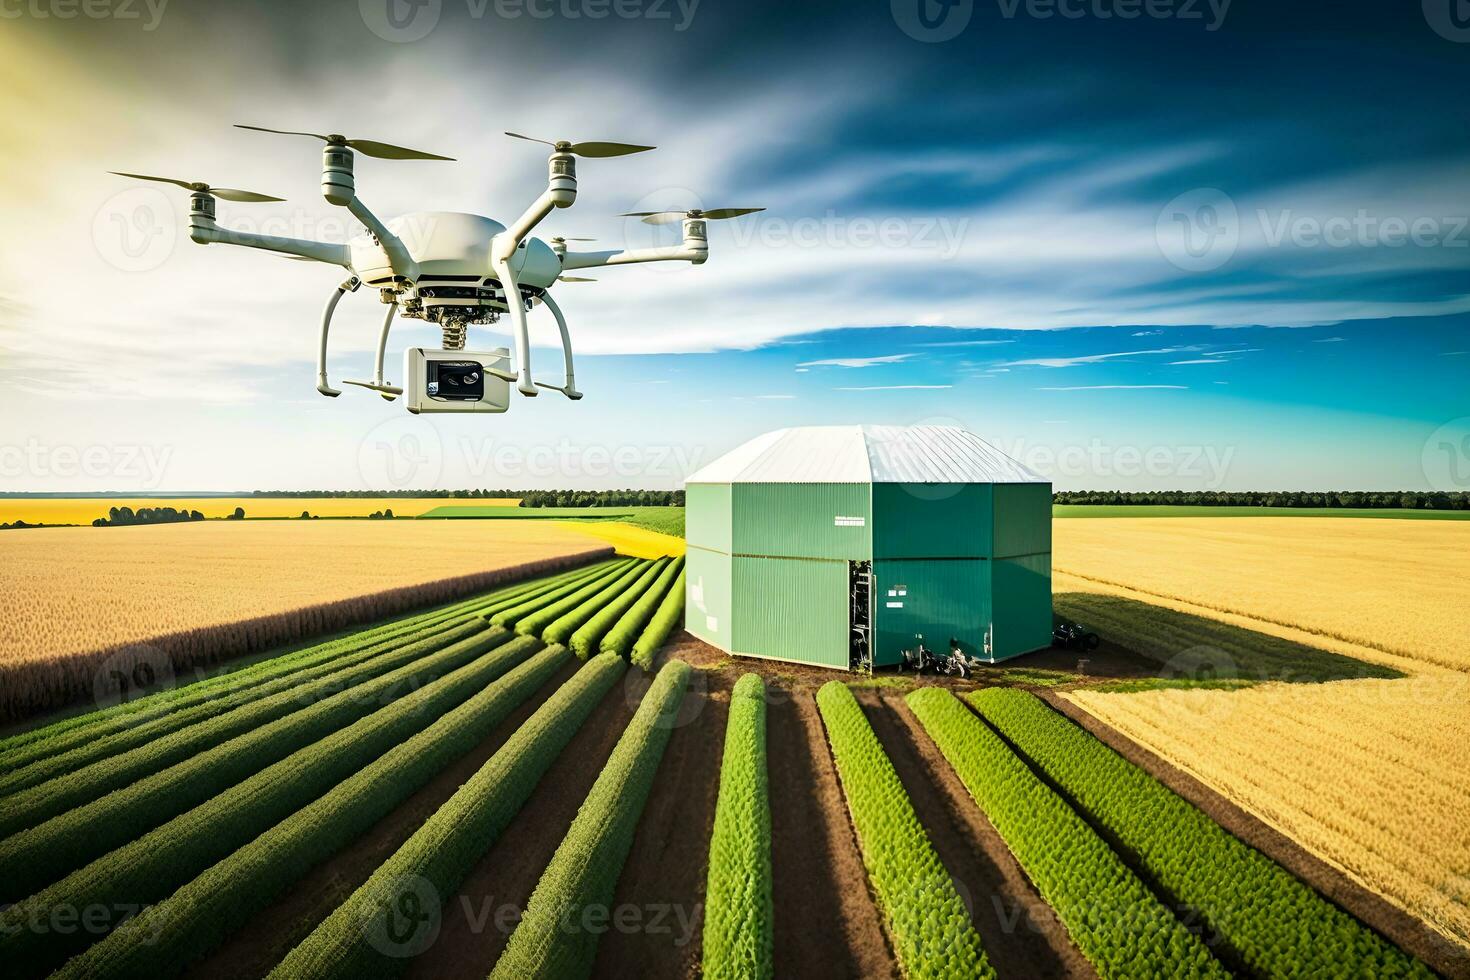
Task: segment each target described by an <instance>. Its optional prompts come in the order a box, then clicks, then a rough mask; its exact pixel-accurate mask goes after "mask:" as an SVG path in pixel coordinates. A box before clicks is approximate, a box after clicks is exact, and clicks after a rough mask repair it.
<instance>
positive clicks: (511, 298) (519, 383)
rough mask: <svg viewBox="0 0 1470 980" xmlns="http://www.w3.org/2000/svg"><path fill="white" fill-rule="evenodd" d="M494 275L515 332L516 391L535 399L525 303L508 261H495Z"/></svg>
mask: <svg viewBox="0 0 1470 980" xmlns="http://www.w3.org/2000/svg"><path fill="white" fill-rule="evenodd" d="M495 274H496V275H497V276H499V277H500V285H501V286H502V287H503V288H504V289H505V309H506V312H508V313H509V314H510V320H511V323H513V324H514V325H515V330H516V362H517V363H516V370H517V378H516V390H517V391H519V392H520V393H521V394H523V395H525V396H527V397H535V396H536V395H537V394H539V392H538V391H537V390H536V383H535V382H534V381H532V380H531V329H530V326H529V325H528V324H527V323H526V301H525V300H523V299H522V298H521V287H520V285H519V284H518V283H517V282H516V279H515V273H513V272H511V271H510V262H509V260H506V259H499V260H497V261H496V262H495Z"/></svg>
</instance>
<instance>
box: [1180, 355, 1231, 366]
mask: <svg viewBox="0 0 1470 980" xmlns="http://www.w3.org/2000/svg"><path fill="white" fill-rule="evenodd" d="M1229 363H1230V362H1229V361H1222V360H1220V359H1218V358H1214V357H1196V358H1192V359H1190V360H1187V361H1170V362H1169V364H1170V365H1171V366H1173V365H1175V364H1229Z"/></svg>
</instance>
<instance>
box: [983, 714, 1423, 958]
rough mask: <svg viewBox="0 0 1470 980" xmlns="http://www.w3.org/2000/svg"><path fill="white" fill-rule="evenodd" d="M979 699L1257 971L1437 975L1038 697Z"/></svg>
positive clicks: (1003, 729) (1165, 887)
mask: <svg viewBox="0 0 1470 980" xmlns="http://www.w3.org/2000/svg"><path fill="white" fill-rule="evenodd" d="M968 697H969V699H970V701H971V703H972V704H973V705H974V706H975V707H976V709H978V710H979V712H980V713H981V714H982V715H983V716H984V717H985V719H986V720H987V721H989V722H990V723H991V724H992V725H994V726H995V728H996V729H997V730H998V731H999V732H1000V733H1001V734H1002V735H1003V736H1005V737H1006V738H1007V739H1008V740H1009V741H1010V742H1011V743H1012V744H1013V745H1014V746H1015V747H1016V749H1017V750H1018V751H1019V752H1020V753H1021V754H1022V755H1023V756H1024V757H1025V758H1026V759H1027V760H1029V761H1030V763H1031V764H1032V765H1033V766H1034V767H1036V768H1037V769H1038V770H1039V771H1040V772H1041V773H1042V775H1044V776H1045V777H1046V778H1047V779H1048V780H1050V781H1051V782H1052V783H1053V784H1054V785H1056V786H1057V787H1058V788H1059V789H1060V790H1061V792H1062V793H1064V794H1066V796H1067V797H1068V798H1069V799H1070V800H1071V801H1072V803H1073V805H1074V806H1076V807H1077V808H1078V809H1079V810H1080V811H1082V813H1083V814H1084V815H1086V816H1088V817H1089V818H1091V820H1092V821H1093V822H1094V823H1095V824H1096V825H1098V826H1099V827H1100V828H1101V829H1102V830H1103V831H1104V832H1105V833H1107V834H1108V835H1109V838H1110V839H1111V840H1112V841H1113V842H1114V844H1115V846H1117V847H1119V848H1120V850H1121V852H1122V854H1123V856H1124V857H1125V858H1126V859H1127V860H1129V861H1130V862H1131V863H1132V864H1133V865H1134V866H1135V867H1138V868H1140V869H1141V871H1142V872H1143V873H1144V874H1146V875H1147V876H1148V877H1149V878H1151V879H1152V880H1153V882H1154V885H1155V887H1156V888H1158V889H1159V891H1160V892H1161V893H1162V894H1163V895H1164V897H1165V899H1166V900H1167V901H1169V902H1172V903H1174V904H1175V905H1176V906H1177V907H1187V908H1190V909H1193V910H1194V911H1195V913H1196V914H1197V915H1199V916H1200V917H1201V919H1202V920H1203V925H1204V926H1205V927H1206V928H1207V929H1209V930H1210V931H1211V932H1213V933H1214V934H1215V935H1217V936H1219V937H1220V940H1221V942H1222V943H1223V945H1224V947H1225V949H1226V950H1227V951H1228V952H1229V953H1230V954H1231V955H1233V957H1234V958H1235V959H1237V960H1238V961H1239V962H1240V963H1242V964H1244V966H1245V967H1246V969H1248V970H1249V971H1250V972H1251V973H1254V974H1258V975H1261V976H1275V977H1287V976H1291V977H1326V976H1332V977H1369V976H1371V977H1408V976H1412V977H1430V976H1432V975H1433V974H1432V973H1430V971H1429V970H1428V968H1426V967H1425V966H1424V965H1423V964H1422V963H1420V962H1419V961H1417V960H1415V959H1413V958H1411V957H1410V956H1408V955H1407V954H1405V953H1404V952H1402V951H1401V950H1399V949H1398V948H1397V947H1395V946H1393V945H1391V944H1390V943H1388V942H1386V941H1385V940H1383V939H1381V938H1380V937H1379V936H1378V935H1376V934H1375V933H1374V932H1372V931H1371V930H1370V929H1368V928H1367V927H1366V926H1363V925H1362V924H1360V923H1359V922H1357V920H1355V919H1353V918H1352V917H1351V916H1349V915H1348V914H1347V913H1346V912H1344V911H1342V910H1341V909H1339V908H1337V907H1336V906H1335V905H1333V904H1332V903H1331V902H1329V901H1327V900H1326V899H1324V898H1323V897H1322V896H1320V895H1318V894H1317V893H1316V892H1315V891H1313V890H1312V889H1311V888H1309V887H1308V886H1307V885H1305V884H1304V883H1303V882H1301V881H1300V880H1298V879H1297V878H1296V877H1294V876H1293V875H1291V874H1290V873H1289V872H1287V871H1286V870H1285V869H1284V868H1282V867H1281V866H1280V865H1278V864H1276V863H1275V862H1274V861H1272V860H1271V859H1270V858H1268V857H1266V856H1265V855H1264V854H1262V853H1260V852H1259V851H1257V850H1254V849H1253V848H1251V847H1249V846H1247V845H1246V844H1244V843H1242V842H1241V841H1240V840H1239V839H1237V838H1236V837H1233V836H1232V835H1231V834H1229V833H1228V832H1226V831H1225V830H1224V828H1222V827H1221V826H1220V825H1219V824H1217V823H1215V821H1214V820H1212V819H1210V817H1209V816H1207V815H1206V814H1205V813H1204V812H1203V811H1201V810H1200V809H1199V808H1197V807H1195V806H1194V805H1193V804H1191V803H1189V802H1188V801H1187V800H1185V799H1183V798H1182V797H1180V796H1178V795H1177V794H1175V793H1174V792H1173V791H1171V790H1170V789H1169V788H1168V787H1166V786H1164V785H1163V784H1162V783H1160V782H1159V781H1158V780H1156V779H1154V778H1153V777H1152V776H1150V775H1149V774H1148V773H1147V772H1145V771H1144V770H1142V769H1140V768H1139V767H1137V766H1135V765H1134V764H1133V763H1131V762H1129V761H1128V760H1127V759H1125V758H1123V757H1122V756H1121V755H1119V754H1118V753H1116V752H1114V751H1113V750H1112V749H1110V748H1108V747H1107V746H1106V745H1104V744H1103V743H1102V742H1101V741H1099V740H1098V739H1097V738H1095V737H1094V736H1093V735H1092V734H1091V733H1089V732H1087V731H1084V730H1083V729H1082V728H1080V727H1079V726H1077V725H1075V724H1073V723H1072V722H1071V721H1070V720H1069V719H1067V718H1065V717H1064V716H1062V715H1061V714H1059V713H1058V712H1056V711H1053V710H1052V709H1051V708H1049V707H1047V706H1046V704H1044V703H1043V702H1042V701H1041V700H1040V699H1039V698H1037V697H1036V696H1035V695H1032V694H1030V693H1028V692H1025V691H1018V690H1005V689H999V688H992V689H989V690H985V691H977V692H975V693H973V694H971V695H968Z"/></svg>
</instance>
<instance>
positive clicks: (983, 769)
mask: <svg viewBox="0 0 1470 980" xmlns="http://www.w3.org/2000/svg"><path fill="white" fill-rule="evenodd" d="M907 700H908V705H909V707H910V708H912V709H913V712H914V715H915V716H916V717H917V718H918V719H919V722H920V723H921V724H922V725H923V726H924V730H925V731H927V732H928V733H929V737H930V738H932V739H933V740H934V743H935V744H936V745H938V746H939V750H940V751H941V752H942V753H944V757H945V758H946V759H948V760H949V764H950V765H951V766H953V767H954V770H955V772H956V773H957V774H958V775H959V777H960V781H961V782H963V783H964V784H965V788H966V789H968V790H969V791H970V795H971V796H973V797H974V798H975V802H976V803H977V804H978V805H979V807H980V809H981V810H982V811H983V812H984V813H985V816H986V817H987V818H988V819H989V820H990V822H991V823H992V824H993V825H994V826H995V829H996V831H997V832H999V834H1000V836H1001V837H1002V838H1003V839H1004V840H1005V842H1006V845H1007V846H1008V847H1009V848H1010V850H1011V853H1012V854H1014V855H1015V857H1016V860H1017V861H1018V862H1020V865H1021V868H1022V870H1024V871H1025V872H1026V876H1027V877H1028V878H1030V879H1031V881H1032V882H1033V883H1034V884H1035V885H1036V888H1037V890H1038V891H1039V892H1041V897H1042V898H1044V899H1046V902H1047V904H1048V905H1050V906H1051V907H1052V908H1053V909H1054V910H1055V911H1056V913H1057V917H1058V918H1059V919H1061V921H1062V924H1063V925H1064V926H1066V927H1067V933H1068V934H1069V935H1070V936H1071V937H1072V942H1074V943H1076V944H1077V948H1078V949H1080V950H1081V951H1082V955H1084V956H1086V957H1087V959H1088V960H1089V961H1090V962H1091V963H1092V965H1093V966H1094V967H1095V968H1096V969H1097V973H1098V976H1100V977H1104V978H1114V977H1116V978H1119V980H1123V978H1129V977H1228V976H1229V973H1228V972H1227V971H1226V970H1225V968H1224V967H1223V966H1221V965H1220V963H1219V961H1217V960H1216V959H1215V958H1214V957H1213V956H1211V955H1210V952H1209V950H1207V949H1206V948H1205V946H1204V944H1203V943H1202V942H1200V940H1199V939H1198V937H1196V936H1195V935H1194V934H1192V933H1191V932H1190V931H1189V930H1188V929H1186V928H1185V927H1184V924H1183V923H1182V922H1180V921H1179V919H1178V918H1177V917H1176V916H1175V915H1174V913H1173V912H1171V911H1170V910H1169V909H1167V908H1165V907H1164V906H1163V905H1161V904H1160V903H1159V900H1158V899H1157V898H1156V897H1155V896H1154V894H1153V893H1152V892H1150V891H1149V890H1148V888H1147V886H1145V885H1144V883H1143V882H1142V881H1140V880H1139V879H1138V877H1137V876H1136V875H1135V874H1133V872H1131V871H1129V870H1128V868H1127V867H1126V866H1125V865H1124V864H1123V862H1122V861H1121V860H1120V859H1119V858H1118V855H1116V854H1114V853H1113V851H1112V849H1111V848H1109V847H1108V845H1107V844H1106V843H1105V842H1104V841H1103V839H1102V838H1101V837H1099V836H1098V835H1097V833H1096V831H1094V830H1093V829H1092V828H1091V827H1089V826H1088V825H1087V823H1086V821H1084V820H1083V819H1082V818H1081V817H1079V816H1078V815H1077V813H1076V812H1075V811H1074V810H1073V809H1072V808H1071V807H1070V806H1068V805H1067V803H1066V801H1064V800H1063V799H1062V798H1061V797H1060V796H1058V795H1057V794H1056V793H1054V792H1053V791H1052V790H1051V789H1050V788H1048V787H1047V785H1046V784H1045V783H1043V782H1042V781H1041V780H1040V779H1039V778H1038V777H1037V776H1036V774H1035V773H1033V772H1032V771H1031V770H1030V769H1029V768H1027V766H1026V764H1025V763H1024V762H1022V761H1021V760H1020V759H1019V758H1017V757H1016V754H1015V753H1014V752H1012V751H1011V750H1010V749H1009V748H1007V747H1006V744H1005V743H1004V742H1003V741H1001V739H1000V737H999V736H998V735H996V734H995V733H994V732H992V731H991V730H990V729H989V728H988V727H986V725H985V723H984V722H982V721H981V720H980V719H979V718H977V717H975V715H974V713H973V712H971V711H969V710H967V709H966V708H965V706H964V705H962V704H961V703H960V702H959V701H958V700H957V699H956V698H955V696H954V695H953V694H950V693H949V691H947V690H945V689H944V688H939V687H925V688H920V689H919V690H917V691H914V692H913V693H912V694H910V695H909V696H908V698H907Z"/></svg>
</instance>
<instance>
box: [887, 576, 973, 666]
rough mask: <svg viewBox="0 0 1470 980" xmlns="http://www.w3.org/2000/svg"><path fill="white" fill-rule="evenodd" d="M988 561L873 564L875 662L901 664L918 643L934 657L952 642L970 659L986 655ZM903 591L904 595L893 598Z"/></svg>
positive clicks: (945, 649) (946, 648)
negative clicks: (920, 638)
mask: <svg viewBox="0 0 1470 980" xmlns="http://www.w3.org/2000/svg"><path fill="white" fill-rule="evenodd" d="M991 564H992V563H991V562H989V561H986V560H984V559H978V558H977V559H943V558H941V559H896V560H895V559H890V560H879V561H875V562H873V575H874V578H875V583H874V585H875V588H874V592H873V620H874V623H875V626H876V629H875V631H874V637H875V645H874V648H873V663H874V665H875V666H880V667H883V666H888V665H891V664H897V663H901V662H902V660H903V650H905V649H911V648H913V647H914V646H915V645H916V644H917V642H918V641H917V639H916V636H915V634H918V633H922V634H924V645H925V646H927V647H928V648H929V649H930V650H933V651H935V652H936V653H943V652H945V651H947V650H948V649H949V640H950V637H954V638H956V639H958V640H959V641H960V646H961V648H962V649H963V650H964V651H965V653H967V654H969V655H970V656H976V657H980V656H984V651H985V630H986V627H988V626H989V625H990V594H991V593H990V566H991ZM890 592H902V593H904V594H902V595H890V594H889V593H890Z"/></svg>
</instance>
